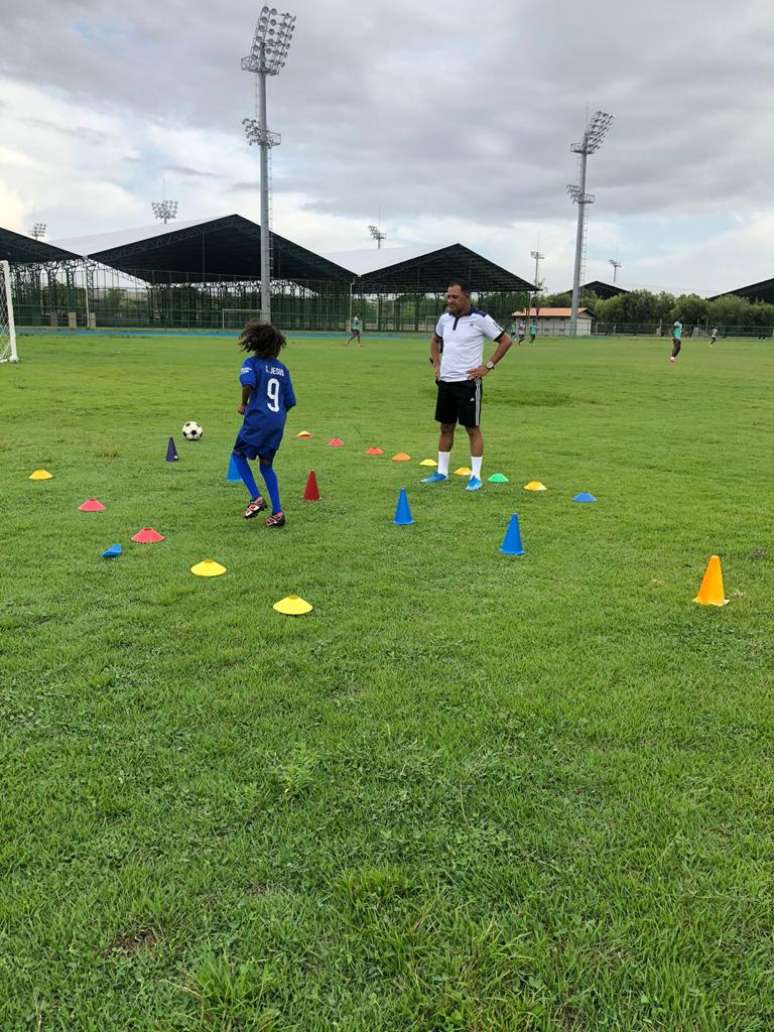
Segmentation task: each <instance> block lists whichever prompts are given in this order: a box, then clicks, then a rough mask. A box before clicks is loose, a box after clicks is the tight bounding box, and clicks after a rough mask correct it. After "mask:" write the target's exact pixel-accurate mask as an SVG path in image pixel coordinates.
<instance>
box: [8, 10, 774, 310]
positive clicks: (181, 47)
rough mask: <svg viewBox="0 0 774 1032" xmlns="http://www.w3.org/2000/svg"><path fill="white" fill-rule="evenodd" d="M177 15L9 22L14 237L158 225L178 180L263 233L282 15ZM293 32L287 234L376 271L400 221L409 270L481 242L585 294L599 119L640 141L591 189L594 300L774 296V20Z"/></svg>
mask: <svg viewBox="0 0 774 1032" xmlns="http://www.w3.org/2000/svg"><path fill="white" fill-rule="evenodd" d="M162 6H163V17H160V16H159V11H160V8H159V5H158V4H157V3H155V2H154V3H151V2H150V0H134V2H133V4H132V5H131V8H130V9H129V8H128V9H126V10H124V11H122V12H121V13H119V14H116V11H115V6H114V5H113V4H110V3H109V2H108V0H62V2H61V3H59V4H56V5H51V4H50V2H49V0H5V3H4V8H3V27H4V33H5V35H6V37H7V38H9V39H12V40H13V45H12V46H9V47H7V48H6V50H5V51H4V67H5V69H6V72H5V78H4V79H3V80H2V82H1V83H0V96H1V97H2V98H3V100H2V102H0V115H1V116H2V121H3V126H4V132H3V134H2V136H0V140H1V141H2V142H1V143H0V225H5V226H8V227H9V228H14V229H17V230H21V231H26V230H28V229H29V226H30V225H31V224H32V222H33V221H38V220H40V221H45V222H47V223H48V225H49V236H50V237H51V238H56V237H66V236H70V235H81V234H85V233H89V232H99V231H101V230H108V229H115V228H122V227H124V226H130V225H142V224H146V223H148V222H149V221H150V220H151V212H150V201H151V200H154V199H158V198H159V197H160V193H161V190H162V185H161V180H162V175H164V174H165V178H166V190H167V194H168V196H170V197H173V198H175V199H177V200H178V201H179V202H180V217H181V218H183V219H188V218H195V217H199V216H202V217H207V216H214V215H221V214H225V213H229V212H233V211H236V212H238V213H241V214H244V215H246V216H248V217H253V218H257V212H258V194H257V179H258V160H257V154H256V152H255V151H254V150H250V149H249V148H248V147H247V145H246V143H245V141H244V138H243V136H242V132H241V125H240V121H241V119H242V117H243V116H245V115H250V114H251V113H252V111H251V108H252V107H253V96H252V87H253V83H252V82H251V79H250V78H249V77H248V76H247V75H245V73H243V72H242V71H241V70H240V68H239V58H240V56H241V55H242V54H243V53H245V52H246V51H247V49H248V46H249V40H250V35H251V33H252V28H253V24H254V19H255V14H256V5H255V4H253V3H248V2H247V0H207V3H205V2H204V0H168V2H167V3H165V4H164V5H162ZM293 10H294V11H295V12H296V13H297V14H298V16H299V19H298V27H297V33H296V38H295V40H294V42H293V47H292V49H291V54H290V59H289V61H288V65H287V68H286V69H285V70H284V71H283V73H282V76H280V77H279V79H271V80H270V122H271V124H272V127H273V128H274V127H276V128H277V129H279V130H280V131H281V132H282V137H283V142H282V146H281V147H280V148H279V149H278V150H277V151H275V153H274V157H273V165H274V169H273V171H274V187H275V193H274V199H273V212H274V225H275V228H276V229H277V230H278V232H280V233H283V234H284V235H286V236H289V237H291V238H292V239H297V240H298V241H299V242H300V243H303V244H305V245H307V246H309V247H312V248H314V249H316V250H320V251H325V252H331V251H336V250H345V249H350V248H353V247H358V246H368V245H369V240H368V236H367V232H366V226H367V225H368V223H369V222H372V221H375V220H376V219H377V218H378V213H379V210H380V209H381V210H382V212H383V221H384V224H385V225H384V228H385V229H386V231H387V234H388V246H390V245H399V244H401V243H406V244H410V243H431V244H439V245H440V244H445V243H450V242H453V241H456V240H459V241H461V242H462V243H464V244H467V245H468V246H470V247H473V248H475V249H477V250H481V251H482V252H483V253H485V254H487V255H488V256H490V257H491V258H492V259H493V260H495V261H498V262H499V263H501V264H503V265H505V266H506V267H508V268H511V269H513V271H515V272H517V273H519V274H521V275H523V276H529V275H530V274H531V270H532V262H531V260H530V258H529V251H530V250H532V249H533V248H534V247H536V246H537V245H538V243H539V246H540V248H541V250H543V251H544V252H545V253H546V261H545V265H544V274H545V278H546V285H547V287H549V289H552V290H561V289H565V288H566V287H568V286H569V283H570V279H571V271H572V256H573V249H574V240H575V209H574V207H573V206H572V205H571V204H570V202H569V200H568V198H567V196H566V194H565V189H564V188H565V184H566V183H567V182H570V181H572V180H573V179H574V178H575V168H574V159H573V156H572V155H571V153H570V151H569V143H570V141H571V140H573V139H575V138H577V137H578V135H579V134H580V132H581V131H582V126H583V119H584V117H585V114H584V112H585V110H586V107H587V104H588V105H590V106H591V109H592V110H593V108H594V107H596V106H602V107H607V108H609V109H610V110H611V111H613V112H614V113H615V115H616V121H615V124H614V126H613V129H612V131H611V133H610V137H609V139H608V141H607V142H606V143H605V145H604V147H603V148H602V150H601V151H600V153H599V154H598V155H596V156H595V157H594V158H593V160H592V162H591V165H590V176H591V179H590V183H589V189H590V190H591V191H592V192H593V193H595V194H596V197H597V203H596V205H595V206H594V208H593V209H592V212H591V221H590V224H589V235H588V256H589V257H588V260H587V263H586V275H585V278H587V279H592V278H600V279H609V278H611V269H610V267H609V265H608V264H607V258H608V257H619V258H621V259H622V261H623V262H624V268H623V270H622V273H621V280H620V282H621V283H622V284H623V285H633V284H635V283H637V282H643V283H644V282H648V283H651V284H653V285H663V286H665V287H672V288H673V289H685V288H688V289H695V290H698V291H705V290H706V291H708V292H709V291H715V290H720V289H725V288H726V287H728V286H734V285H739V284H740V283H744V282H751V281H753V280H755V279H757V278H765V276H767V275H768V274H769V273H770V272H771V271H772V270H771V268H770V266H769V265H768V262H769V244H768V239H770V237H769V236H768V234H769V232H770V229H771V227H772V219H774V214H772V212H774V207H772V206H771V203H770V199H769V198H770V183H769V176H768V168H769V167H770V165H771V164H772V162H774V137H772V135H771V133H770V132H769V128H768V123H769V119H768V112H769V110H770V108H771V104H772V102H773V101H774V80H772V79H771V77H770V75H769V71H768V69H769V55H770V50H771V45H772V43H773V42H774V18H773V17H772V15H771V10H770V5H769V4H768V3H767V2H765V0H740V3H739V4H737V5H736V7H733V8H729V7H728V5H727V3H726V2H725V0H681V3H680V4H677V5H676V4H674V3H673V2H672V0H649V3H648V4H647V5H646V6H642V5H640V6H637V5H634V4H622V3H621V2H620V0H589V3H588V4H587V5H586V6H585V7H583V8H572V7H569V8H568V7H567V5H566V4H564V3H560V2H559V0H481V2H480V3H479V4H478V5H477V6H476V7H475V9H473V10H471V8H470V7H469V5H468V4H466V3H464V2H463V0H449V3H448V4H447V5H446V6H445V7H444V9H443V11H442V12H440V11H439V8H438V7H437V5H432V4H430V5H424V6H422V5H420V6H419V7H417V6H416V4H414V3H413V2H412V0H389V2H388V0H369V2H368V3H367V4H362V3H356V2H355V0H328V2H326V3H325V4H319V3H318V2H317V0H296V2H295V3H294V5H293ZM41 25H45V32H42V31H41ZM654 27H655V28H656V30H657V29H658V28H659V27H661V28H663V29H664V31H654ZM165 170H166V173H165ZM720 216H722V218H721V217H720ZM659 220H663V226H664V228H663V232H662V235H661V237H658V236H657V235H656V234H655V233H654V231H653V226H654V225H655V224H657V223H659ZM721 223H722V224H721ZM702 235H704V239H702ZM721 257H722V261H721Z"/></svg>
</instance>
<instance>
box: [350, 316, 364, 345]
mask: <svg viewBox="0 0 774 1032" xmlns="http://www.w3.org/2000/svg"><path fill="white" fill-rule="evenodd" d="M349 333H350V336H349V340H348V341H347V344H349V343H351V342H352V341H353V340H356V341H357V342H358V344H359V345H360V346H361V347H362V346H363V338H362V337H361V336H360V316H358V315H353V316H352V322H351V324H350V330H349Z"/></svg>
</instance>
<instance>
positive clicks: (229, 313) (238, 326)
mask: <svg viewBox="0 0 774 1032" xmlns="http://www.w3.org/2000/svg"><path fill="white" fill-rule="evenodd" d="M221 321H222V325H223V329H224V330H243V329H244V328H245V326H246V324H247V323H249V322H261V321H262V319H261V310H260V308H224V309H222V311H221Z"/></svg>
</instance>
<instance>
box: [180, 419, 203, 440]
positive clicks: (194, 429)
mask: <svg viewBox="0 0 774 1032" xmlns="http://www.w3.org/2000/svg"><path fill="white" fill-rule="evenodd" d="M203 433H204V430H202V428H201V426H200V424H199V423H196V422H194V421H193V420H192V419H189V420H188V422H187V423H183V437H185V439H186V441H199V440H201V436H202V434H203Z"/></svg>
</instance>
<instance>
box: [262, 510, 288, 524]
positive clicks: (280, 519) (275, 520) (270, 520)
mask: <svg viewBox="0 0 774 1032" xmlns="http://www.w3.org/2000/svg"><path fill="white" fill-rule="evenodd" d="M263 525H264V526H265V527H284V526H285V513H284V512H273V513H272V514H271V516H267V517H266V519H265V520H264V522H263Z"/></svg>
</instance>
